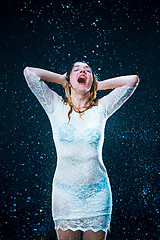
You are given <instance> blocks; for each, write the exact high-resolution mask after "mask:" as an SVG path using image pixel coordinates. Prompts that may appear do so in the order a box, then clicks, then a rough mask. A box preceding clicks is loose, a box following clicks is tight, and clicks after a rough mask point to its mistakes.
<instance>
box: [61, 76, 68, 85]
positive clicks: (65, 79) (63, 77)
mask: <svg viewBox="0 0 160 240" xmlns="http://www.w3.org/2000/svg"><path fill="white" fill-rule="evenodd" d="M61 85H62V87H63V88H64V89H65V88H66V85H67V73H65V74H63V75H62V83H61Z"/></svg>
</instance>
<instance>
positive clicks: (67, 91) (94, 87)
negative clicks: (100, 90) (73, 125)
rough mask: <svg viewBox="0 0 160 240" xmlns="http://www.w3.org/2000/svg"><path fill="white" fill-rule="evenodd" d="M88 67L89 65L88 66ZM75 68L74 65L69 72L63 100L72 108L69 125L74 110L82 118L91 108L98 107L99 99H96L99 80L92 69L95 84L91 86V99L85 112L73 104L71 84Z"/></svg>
mask: <svg viewBox="0 0 160 240" xmlns="http://www.w3.org/2000/svg"><path fill="white" fill-rule="evenodd" d="M87 65H88V64H87ZM73 66H74V64H73V65H72V67H71V69H70V71H68V72H67V78H66V80H67V83H66V88H65V97H64V99H63V102H64V103H65V104H67V103H68V105H69V106H70V110H69V112H68V119H69V121H68V123H69V122H70V119H71V116H70V115H71V113H72V111H73V109H74V111H76V112H78V113H79V114H80V116H81V115H82V114H83V113H84V112H85V111H86V110H87V109H89V108H92V107H93V106H97V105H98V99H97V98H96V90H97V78H96V76H95V74H94V73H93V71H92V68H91V67H90V66H89V65H88V66H89V67H90V68H91V71H92V76H93V83H92V86H91V89H90V95H89V99H88V102H87V103H86V104H87V106H86V107H85V110H83V111H80V110H79V109H77V107H76V106H75V105H74V104H73V102H72V98H71V84H70V73H71V71H72V69H73Z"/></svg>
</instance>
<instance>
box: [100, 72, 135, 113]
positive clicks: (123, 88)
mask: <svg viewBox="0 0 160 240" xmlns="http://www.w3.org/2000/svg"><path fill="white" fill-rule="evenodd" d="M138 84H139V77H138V76H137V75H129V76H121V77H115V78H111V79H108V80H104V81H101V82H99V81H98V82H97V91H98V90H107V89H114V90H112V91H111V92H110V93H109V94H107V95H106V96H104V97H102V98H101V99H100V100H99V103H100V104H102V106H103V108H104V109H105V115H106V118H108V117H110V116H111V115H112V114H113V113H114V112H115V111H116V110H118V109H119V108H120V107H121V106H122V105H123V104H124V103H125V102H126V101H127V100H128V98H129V97H130V96H131V95H132V94H133V93H134V91H135V89H136V88H137V86H138Z"/></svg>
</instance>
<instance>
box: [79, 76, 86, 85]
mask: <svg viewBox="0 0 160 240" xmlns="http://www.w3.org/2000/svg"><path fill="white" fill-rule="evenodd" d="M86 79H87V78H86V76H83V75H81V76H79V78H78V80H77V81H78V83H80V84H85V83H86Z"/></svg>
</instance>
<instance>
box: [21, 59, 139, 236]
mask: <svg viewBox="0 0 160 240" xmlns="http://www.w3.org/2000/svg"><path fill="white" fill-rule="evenodd" d="M24 76H25V78H26V81H27V83H28V86H29V87H30V89H31V91H32V92H33V93H34V95H35V96H36V97H37V99H38V100H39V102H40V103H41V105H42V107H43V108H44V110H45V111H46V113H47V115H48V117H49V120H50V123H51V127H52V131H53V139H54V142H55V146H56V150H57V167H56V171H55V174H54V179H53V191H52V193H53V194H52V214H53V219H54V223H55V229H56V233H57V237H58V239H59V240H60V239H61V240H67V239H70V240H80V239H81V234H82V233H83V239H84V240H97V239H98V240H102V239H103V240H104V239H106V235H107V231H108V230H109V228H110V221H111V212H112V193H111V188H110V182H109V179H108V175H107V171H106V168H105V166H104V163H103V160H102V145H103V139H104V128H105V123H106V120H107V119H108V118H109V117H110V116H111V115H112V114H113V113H114V112H115V111H116V110H117V109H118V108H120V107H121V106H122V104H123V103H124V102H125V101H126V100H127V99H128V98H129V97H130V96H131V95H132V93H133V92H134V90H135V89H136V87H137V85H138V83H139V78H138V76H137V75H129V76H121V77H115V78H112V79H108V80H104V81H97V79H96V77H95V75H94V73H93V71H92V69H91V67H90V66H89V65H88V64H87V63H85V62H76V63H75V64H74V65H73V66H72V68H71V71H69V72H68V73H67V74H64V75H61V74H56V73H53V72H50V71H46V70H43V69H39V68H32V67H27V68H25V69H24ZM45 81H47V82H53V83H57V84H60V85H62V86H63V88H64V89H65V98H64V99H63V98H62V97H61V96H59V95H58V94H57V93H56V92H54V91H52V90H51V89H50V88H49V87H48V86H47V84H46V83H45ZM106 89H114V90H112V91H111V92H110V93H109V94H107V95H106V96H104V97H102V98H101V99H96V92H97V91H99V90H106Z"/></svg>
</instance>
